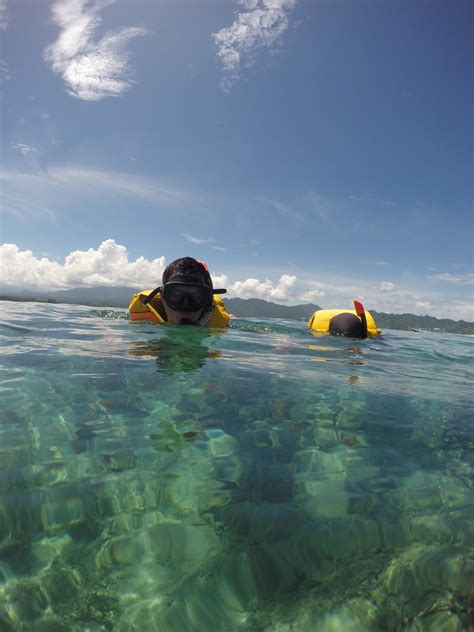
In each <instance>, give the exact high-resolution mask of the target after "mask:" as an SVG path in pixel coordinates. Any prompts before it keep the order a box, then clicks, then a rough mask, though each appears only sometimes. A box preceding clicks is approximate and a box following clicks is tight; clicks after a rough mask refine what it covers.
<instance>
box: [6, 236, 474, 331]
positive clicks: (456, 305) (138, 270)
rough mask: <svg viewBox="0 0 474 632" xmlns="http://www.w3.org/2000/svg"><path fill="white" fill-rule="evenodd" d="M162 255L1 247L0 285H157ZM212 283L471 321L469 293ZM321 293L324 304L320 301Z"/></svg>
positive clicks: (103, 248) (243, 291) (236, 290)
mask: <svg viewBox="0 0 474 632" xmlns="http://www.w3.org/2000/svg"><path fill="white" fill-rule="evenodd" d="M164 268H165V257H158V258H156V259H154V260H149V259H146V258H145V257H143V256H141V257H138V258H137V259H136V260H130V258H129V254H128V252H127V249H126V247H125V246H123V245H120V244H117V243H116V242H115V241H114V240H113V239H108V240H106V241H104V242H102V244H100V246H99V247H98V248H97V249H94V248H90V249H88V250H76V251H74V252H71V253H70V254H69V255H68V256H67V257H66V258H65V259H64V261H63V262H58V261H54V260H52V259H50V258H48V257H41V256H37V255H35V254H34V253H33V252H31V251H30V250H20V248H19V247H18V246H17V245H15V244H3V245H2V246H0V285H2V286H3V288H4V289H5V288H13V289H15V290H22V289H36V290H59V289H68V288H80V287H99V286H109V287H118V286H128V287H137V288H150V287H155V286H156V285H158V284H159V283H160V280H161V276H162V273H163V270H164ZM212 279H213V283H214V287H216V288H218V287H224V288H227V290H228V294H227V295H228V296H229V297H240V298H261V299H265V300H270V301H275V302H283V303H285V302H289V303H290V304H293V303H301V302H315V303H318V304H320V305H321V306H322V307H323V308H326V309H331V308H338V309H352V299H353V298H355V297H357V298H359V299H360V300H362V301H363V303H364V306H365V307H366V309H368V310H375V311H379V312H380V311H382V312H390V313H404V312H409V313H415V314H420V315H424V314H430V315H432V316H436V317H438V318H453V319H460V318H462V319H464V320H468V321H471V322H472V321H473V320H474V313H473V306H472V300H470V297H469V296H463V295H459V296H457V297H449V298H448V297H446V296H443V294H442V293H439V292H434V291H432V292H428V291H424V290H423V291H422V292H418V291H417V290H416V289H414V288H405V289H404V290H403V291H400V290H397V289H396V288H395V289H394V290H393V291H392V292H389V293H381V292H380V289H379V285H372V284H369V283H365V282H363V281H360V280H358V281H357V283H353V284H352V285H351V284H350V283H348V280H347V279H346V280H345V283H348V284H347V285H343V284H342V283H339V282H338V279H337V278H333V279H328V282H326V281H324V282H323V281H314V280H312V279H308V280H303V279H297V277H296V276H294V275H289V274H283V275H281V276H280V278H279V279H278V281H276V282H274V281H270V280H269V279H268V278H267V279H265V280H264V281H260V280H259V279H258V278H248V279H246V280H242V281H240V280H236V281H233V280H232V281H231V280H230V279H229V277H228V276H227V275H215V274H212ZM323 297H324V302H323V301H322V300H320V299H322V298H323Z"/></svg>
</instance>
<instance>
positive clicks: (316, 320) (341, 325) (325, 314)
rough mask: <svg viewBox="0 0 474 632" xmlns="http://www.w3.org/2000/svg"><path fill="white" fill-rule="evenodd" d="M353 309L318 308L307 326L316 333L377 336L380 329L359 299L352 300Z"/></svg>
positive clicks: (356, 336)
mask: <svg viewBox="0 0 474 632" xmlns="http://www.w3.org/2000/svg"><path fill="white" fill-rule="evenodd" d="M354 307H355V309H354V310H347V311H346V310H341V309H320V310H317V311H316V312H314V314H313V315H312V316H311V317H310V319H309V321H308V327H309V328H310V329H311V331H312V332H314V333H316V334H323V333H329V334H331V335H332V336H347V337H348V338H362V339H364V338H367V337H368V336H369V335H370V336H378V335H379V334H380V330H379V329H377V325H376V323H375V321H374V318H373V316H372V314H371V313H370V312H367V311H366V310H365V309H364V306H363V305H362V303H361V302H360V301H356V300H354Z"/></svg>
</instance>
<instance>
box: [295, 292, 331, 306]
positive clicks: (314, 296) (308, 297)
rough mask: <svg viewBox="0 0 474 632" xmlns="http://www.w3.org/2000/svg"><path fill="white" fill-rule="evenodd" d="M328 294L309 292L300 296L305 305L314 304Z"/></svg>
mask: <svg viewBox="0 0 474 632" xmlns="http://www.w3.org/2000/svg"><path fill="white" fill-rule="evenodd" d="M325 294H326V292H325V291H324V290H308V292H305V293H304V294H302V295H301V296H300V298H301V300H302V301H304V302H305V303H314V301H317V300H318V299H320V298H322V297H323V296H324V295H325Z"/></svg>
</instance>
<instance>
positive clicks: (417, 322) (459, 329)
mask: <svg viewBox="0 0 474 632" xmlns="http://www.w3.org/2000/svg"><path fill="white" fill-rule="evenodd" d="M107 290H109V288H107ZM73 292H74V291H73ZM133 292H134V290H133V289H126V288H123V290H122V294H123V293H126V296H127V298H124V296H122V295H121V296H115V297H114V296H113V295H111V294H110V290H109V292H105V291H104V294H107V293H109V296H103V297H100V292H99V293H98V295H97V296H96V297H94V298H92V297H90V298H88V297H87V296H77V297H73V296H59V297H58V296H57V295H56V296H54V295H53V296H50V297H48V296H44V297H43V296H41V297H35V296H11V295H9V294H3V295H0V301H13V302H16V303H46V304H52V305H84V306H87V307H110V308H114V309H127V308H128V301H129V298H130V296H131V295H132V294H133ZM225 303H226V305H227V307H228V309H229V311H231V312H232V313H233V314H234V315H235V316H237V317H240V318H284V319H287V320H307V319H308V318H309V317H310V316H311V314H312V313H313V312H314V311H316V310H317V309H321V308H320V307H319V306H318V305H313V304H308V305H281V304H278V303H272V302H270V301H264V300H262V299H239V298H228V299H226V300H225ZM370 312H371V313H372V315H373V316H374V318H375V320H376V322H377V326H378V327H379V328H380V329H382V330H383V329H398V330H400V331H415V332H419V333H423V332H434V333H438V332H439V333H454V334H464V335H469V336H473V335H474V323H471V322H467V321H464V320H452V319H449V318H435V317H434V316H417V315H416V314H409V313H407V314H387V313H385V312H376V311H374V310H370Z"/></svg>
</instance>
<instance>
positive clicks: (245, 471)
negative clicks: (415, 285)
mask: <svg viewBox="0 0 474 632" xmlns="http://www.w3.org/2000/svg"><path fill="white" fill-rule="evenodd" d="M0 321H1V324H0V335H1V339H2V351H1V354H2V355H1V366H0V392H1V398H2V406H1V410H0V630H2V632H3V631H9V630H15V631H16V630H20V631H28V632H29V631H36V630H41V631H45V632H46V631H48V632H55V631H63V630H64V631H66V630H67V631H70V630H77V631H81V632H82V631H84V630H94V631H95V630H117V631H119V632H121V631H129V630H131V631H133V630H136V631H137V632H138V631H140V632H141V631H143V630H147V631H148V630H150V631H154V630H156V631H159V632H168V631H171V632H175V631H176V632H187V631H188V630H190V631H194V630H199V631H206V630H212V631H213V632H217V631H220V630H225V631H228V630H232V631H233V630H235V631H240V630H243V631H244V630H245V631H252V632H253V631H262V632H274V631H277V632H290V631H296V630H297V631H298V632H300V631H306V630H308V631H310V630H311V631H313V630H318V631H319V630H322V631H323V632H334V631H338V630H341V631H359V630H360V631H361V632H362V631H366V630H409V631H416V632H418V631H421V630H431V631H437V630H443V631H448V632H450V631H451V630H470V629H472V628H473V625H474V613H473V612H474V611H473V608H474V603H473V602H474V555H473V545H474V489H473V470H474V431H473V427H472V420H473V418H474V415H473V401H472V393H471V390H470V384H472V373H473V370H472V367H473V363H472V357H473V354H472V351H473V347H474V339H473V338H470V337H467V336H455V335H448V334H446V335H443V334H437V335H435V334H422V333H411V332H395V331H388V332H385V334H384V335H383V336H382V337H380V338H378V339H376V340H368V341H364V342H361V343H359V342H354V341H348V340H341V339H334V338H329V337H315V336H313V335H311V334H310V333H309V332H308V331H307V329H306V327H305V323H299V322H290V321H263V320H256V319H252V320H241V319H239V320H236V321H234V322H233V327H232V329H230V330H228V331H224V332H216V331H214V332H213V331H209V330H207V329H205V330H200V329H194V328H176V327H157V326H152V325H146V324H141V323H140V324H133V325H132V324H131V323H130V322H129V321H128V319H127V315H126V313H125V312H124V311H123V310H98V309H94V308H89V307H81V306H65V305H44V304H24V303H10V302H2V303H0Z"/></svg>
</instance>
